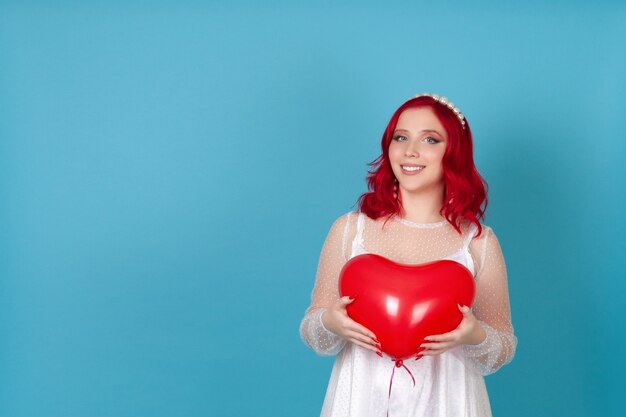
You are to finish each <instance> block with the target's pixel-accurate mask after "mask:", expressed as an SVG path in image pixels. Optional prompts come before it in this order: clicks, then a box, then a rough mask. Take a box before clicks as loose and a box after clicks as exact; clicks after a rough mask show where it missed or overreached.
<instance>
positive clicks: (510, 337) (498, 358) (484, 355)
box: [463, 320, 517, 376]
mask: <svg viewBox="0 0 626 417" xmlns="http://www.w3.org/2000/svg"><path fill="white" fill-rule="evenodd" d="M478 322H479V324H480V326H481V327H482V328H483V329H484V332H485V334H486V337H485V339H484V340H483V341H482V342H480V343H478V344H466V345H463V351H464V354H465V358H466V359H467V360H468V364H469V365H471V366H473V367H474V369H476V370H477V371H478V372H479V373H480V374H481V375H483V376H485V375H489V374H492V373H494V372H496V371H497V370H498V369H500V368H501V367H502V366H504V365H506V364H507V363H509V362H511V360H512V359H513V356H515V350H516V347H517V337H516V336H515V335H514V334H513V332H512V331H511V332H507V331H503V330H497V329H495V328H493V327H492V326H490V325H488V324H487V323H485V322H483V321H481V320H478Z"/></svg>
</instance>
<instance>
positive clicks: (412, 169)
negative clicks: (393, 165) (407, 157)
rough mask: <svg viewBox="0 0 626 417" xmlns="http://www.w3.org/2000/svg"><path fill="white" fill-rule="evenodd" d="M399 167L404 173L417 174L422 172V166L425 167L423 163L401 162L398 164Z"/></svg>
mask: <svg viewBox="0 0 626 417" xmlns="http://www.w3.org/2000/svg"><path fill="white" fill-rule="evenodd" d="M400 167H401V168H402V172H403V173H404V174H406V175H413V174H417V173H419V172H422V171H423V170H424V168H426V167H425V166H424V165H417V164H403V165H400Z"/></svg>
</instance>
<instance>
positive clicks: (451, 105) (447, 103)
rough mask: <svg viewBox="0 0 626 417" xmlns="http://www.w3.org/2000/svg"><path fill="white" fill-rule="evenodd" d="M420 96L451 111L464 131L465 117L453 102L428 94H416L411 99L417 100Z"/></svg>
mask: <svg viewBox="0 0 626 417" xmlns="http://www.w3.org/2000/svg"><path fill="white" fill-rule="evenodd" d="M421 96H426V97H432V98H434V99H435V100H437V101H438V102H440V103H441V104H443V105H444V106H446V107H447V108H449V109H450V110H452V111H453V112H454V114H456V117H458V118H459V120H460V121H461V126H463V130H465V116H463V113H461V110H459V108H458V107H456V106H455V105H454V103H453V102H451V101H448V99H447V98H445V97H439V96H438V95H437V94H428V93H422V94H416V95H414V96H413V98H417V97H421Z"/></svg>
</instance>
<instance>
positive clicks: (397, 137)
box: [393, 135, 406, 142]
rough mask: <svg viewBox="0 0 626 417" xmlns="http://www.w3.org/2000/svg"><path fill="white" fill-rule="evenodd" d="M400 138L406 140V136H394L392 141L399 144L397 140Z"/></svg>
mask: <svg viewBox="0 0 626 417" xmlns="http://www.w3.org/2000/svg"><path fill="white" fill-rule="evenodd" d="M400 138H404V139H406V136H402V135H397V136H394V137H393V140H395V141H396V142H401V141H400V140H399V139H400Z"/></svg>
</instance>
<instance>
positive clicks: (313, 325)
mask: <svg viewBox="0 0 626 417" xmlns="http://www.w3.org/2000/svg"><path fill="white" fill-rule="evenodd" d="M325 310H326V309H325V308H320V309H317V310H313V311H310V312H308V313H306V314H305V316H304V318H303V319H302V322H301V323H300V336H301V338H302V341H303V342H304V343H305V344H306V345H307V346H308V347H310V348H311V349H313V351H315V353H317V354H318V355H321V356H331V355H336V354H337V353H339V351H341V349H342V348H343V347H344V346H345V344H346V339H345V338H343V337H341V336H340V335H337V334H335V333H333V332H331V331H330V330H328V329H326V327H324V323H323V322H322V314H323V313H324V311H325Z"/></svg>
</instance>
